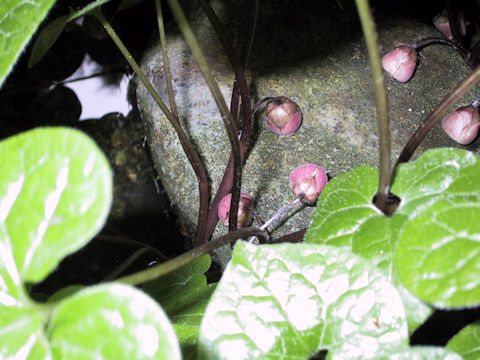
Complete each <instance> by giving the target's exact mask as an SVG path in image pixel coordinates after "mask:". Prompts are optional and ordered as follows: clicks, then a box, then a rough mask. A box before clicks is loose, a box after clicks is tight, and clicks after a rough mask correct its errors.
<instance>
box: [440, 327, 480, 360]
mask: <svg viewBox="0 0 480 360" xmlns="http://www.w3.org/2000/svg"><path fill="white" fill-rule="evenodd" d="M447 349H449V350H452V351H455V352H457V353H459V354H460V355H462V357H463V358H464V359H465V360H476V359H480V322H478V321H477V322H475V323H473V324H470V325H468V326H465V327H464V328H463V329H462V330H460V332H459V333H458V334H457V335H455V336H454V337H453V338H451V339H450V341H449V342H448V344H447Z"/></svg>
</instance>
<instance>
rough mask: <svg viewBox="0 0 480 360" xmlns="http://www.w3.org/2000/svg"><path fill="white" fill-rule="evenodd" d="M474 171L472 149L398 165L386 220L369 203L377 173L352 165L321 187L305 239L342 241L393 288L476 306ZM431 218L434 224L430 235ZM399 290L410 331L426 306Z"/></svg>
mask: <svg viewBox="0 0 480 360" xmlns="http://www.w3.org/2000/svg"><path fill="white" fill-rule="evenodd" d="M479 174H480V162H479V161H478V157H477V156H475V155H473V154H472V153H471V152H468V151H463V150H459V149H434V150H430V151H427V152H425V153H424V154H423V155H422V156H421V157H420V158H419V159H418V160H416V161H415V162H412V163H407V164H402V165H401V166H400V167H399V168H398V170H397V174H396V177H395V181H394V184H393V186H392V192H393V193H394V194H395V195H397V196H399V197H400V199H401V202H400V204H399V206H398V209H397V210H396V212H395V214H394V215H393V216H392V217H390V218H388V217H386V216H383V215H382V214H381V213H379V211H378V210H377V209H376V208H375V206H373V204H372V198H373V196H374V194H375V192H376V184H377V182H378V173H377V170H375V169H373V168H368V167H361V168H357V169H354V170H353V171H351V172H349V173H347V174H344V175H342V176H340V177H338V178H336V179H333V180H332V181H331V182H330V183H328V184H327V186H326V187H325V189H324V190H323V192H322V194H321V195H320V199H319V201H318V205H317V209H316V212H315V214H314V216H313V219H312V225H311V226H310V228H309V229H308V231H307V234H306V236H305V241H306V242H311V243H326V244H331V245H336V246H347V247H349V248H351V249H352V250H353V251H354V252H355V253H357V254H360V255H362V256H365V257H366V258H368V259H369V260H371V261H372V262H373V263H374V264H376V265H378V266H379V267H380V268H381V269H382V270H383V271H384V272H385V273H386V274H388V275H389V277H390V279H391V280H392V281H393V282H394V283H395V284H396V285H397V286H398V287H399V288H400V287H401V286H402V284H404V285H406V286H407V288H408V289H409V291H411V292H413V293H414V295H415V297H418V298H420V299H421V300H423V301H427V302H429V303H432V304H434V305H435V306H440V307H464V306H472V305H474V304H478V303H480V292H479V291H478V290H477V289H475V287H476V285H475V284H476V280H472V279H478V278H480V274H479V273H478V270H477V271H475V270H474V268H475V267H476V269H478V268H479V267H480V257H478V256H477V257H475V258H473V257H474V255H473V254H477V253H478V251H480V242H479V239H480V231H479V227H478V226H477V225H475V224H476V222H475V218H476V217H475V216H476V215H478V214H477V212H478V210H477V209H478V203H479V197H480V182H479V181H478V179H479ZM474 204H477V209H473V207H474ZM432 223H435V224H437V225H438V223H440V224H439V226H438V227H437V228H435V233H432V232H431V231H432V229H433V228H434V224H432ZM432 226H433V227H432ZM422 229H423V230H422ZM427 229H428V230H427ZM464 235H466V238H465V236H464ZM475 239H477V240H475ZM442 242H448V243H449V246H452V247H450V250H451V249H453V248H455V252H454V253H452V252H451V251H450V254H449V256H448V258H446V257H445V256H446V254H447V253H446V252H442V251H433V250H432V249H435V247H439V248H443V245H442ZM432 247H433V248H432ZM442 250H443V249H442ZM420 252H421V253H422V256H423V257H419V254H420ZM437 255H438V256H437ZM426 258H428V261H426ZM472 258H473V259H472ZM419 262H421V264H419ZM446 263H449V264H450V265H449V266H445V264H446ZM421 265H425V266H421ZM437 270H441V271H440V272H437ZM472 271H473V272H472ZM399 278H401V281H402V283H400V282H399V281H398V279H399ZM447 278H448V280H449V281H446V280H447ZM400 291H401V294H402V297H403V299H404V302H405V305H406V307H407V314H408V319H409V327H410V330H411V331H412V330H413V329H415V328H416V326H418V324H419V323H421V322H423V320H424V319H425V318H426V316H428V314H429V309H428V308H427V307H426V306H425V305H424V304H423V303H422V302H420V301H418V300H415V297H412V296H411V294H409V292H408V291H406V290H405V291H403V290H400ZM405 295H406V296H405Z"/></svg>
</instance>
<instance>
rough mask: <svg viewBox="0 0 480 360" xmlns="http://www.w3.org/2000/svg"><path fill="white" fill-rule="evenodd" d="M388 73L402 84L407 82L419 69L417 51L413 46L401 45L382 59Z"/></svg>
mask: <svg viewBox="0 0 480 360" xmlns="http://www.w3.org/2000/svg"><path fill="white" fill-rule="evenodd" d="M382 66H383V68H384V69H385V71H386V72H388V73H389V74H390V75H391V76H393V77H394V78H395V79H397V80H398V81H401V82H407V81H408V80H410V78H411V77H412V75H413V72H414V71H415V68H416V67H417V51H416V50H415V48H414V47H413V46H408V45H401V46H399V47H397V48H395V49H393V50H392V51H390V52H389V53H388V54H386V55H385V56H384V57H383V58H382Z"/></svg>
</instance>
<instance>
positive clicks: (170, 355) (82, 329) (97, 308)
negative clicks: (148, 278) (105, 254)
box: [47, 284, 181, 360]
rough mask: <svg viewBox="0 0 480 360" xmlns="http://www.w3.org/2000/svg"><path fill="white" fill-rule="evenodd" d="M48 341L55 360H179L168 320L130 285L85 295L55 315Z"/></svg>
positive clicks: (94, 289)
mask: <svg viewBox="0 0 480 360" xmlns="http://www.w3.org/2000/svg"><path fill="white" fill-rule="evenodd" d="M47 336H48V338H49V340H50V343H51V347H52V352H53V355H54V357H55V358H56V359H71V360H76V359H119V360H121V359H125V360H127V359H128V360H129V359H138V360H140V359H172V360H176V359H180V358H181V355H180V348H179V347H178V342H177V340H176V337H175V333H174V331H173V328H172V326H171V325H170V322H169V321H168V318H167V317H166V315H165V313H164V312H163V311H162V309H161V308H160V307H159V306H158V305H157V303H156V302H155V301H153V300H152V299H151V298H150V297H148V296H147V295H145V294H144V293H142V292H141V291H139V290H137V289H135V288H134V287H132V286H129V285H123V284H106V285H99V286H94V287H90V288H88V289H85V290H81V291H79V292H78V293H76V294H74V295H73V296H71V297H69V298H67V299H65V300H64V301H62V302H61V303H60V304H59V305H58V306H57V307H56V309H55V310H54V312H53V314H52V316H51V319H50V323H49V326H48V328H47Z"/></svg>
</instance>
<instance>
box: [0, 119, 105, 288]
mask: <svg viewBox="0 0 480 360" xmlns="http://www.w3.org/2000/svg"><path fill="white" fill-rule="evenodd" d="M0 158H1V159H2V161H1V162H0V174H2V181H1V183H0V229H1V232H0V241H1V242H3V243H4V244H5V246H6V247H7V248H8V249H10V251H12V252H13V255H14V259H15V264H16V266H17V269H18V272H19V276H20V278H21V279H22V280H23V281H29V282H37V281H40V280H42V279H44V278H45V277H46V276H47V275H48V274H49V273H50V272H51V271H52V270H53V269H54V268H55V267H56V266H57V265H58V264H59V262H60V261H61V260H62V259H63V258H64V257H65V256H66V255H68V254H70V253H72V252H74V251H76V250H78V249H79V248H81V247H83V246H84V245H85V244H86V243H87V242H88V241H89V240H90V239H91V238H92V237H93V235H95V234H96V233H97V232H98V231H99V230H100V228H101V227H102V226H103V224H104V222H105V220H106V217H107V215H108V212H109V210H110V204H111V201H112V176H111V170H110V166H109V164H108V161H107V159H106V158H105V156H104V155H103V153H102V151H101V150H100V149H99V148H98V146H96V145H95V143H94V142H93V140H91V139H90V138H89V137H88V136H86V135H85V134H83V133H82V132H80V131H78V130H73V129H68V128H40V129H35V130H31V131H28V132H25V133H22V134H20V135H16V136H13V137H10V138H8V139H6V140H4V141H2V142H0Z"/></svg>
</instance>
